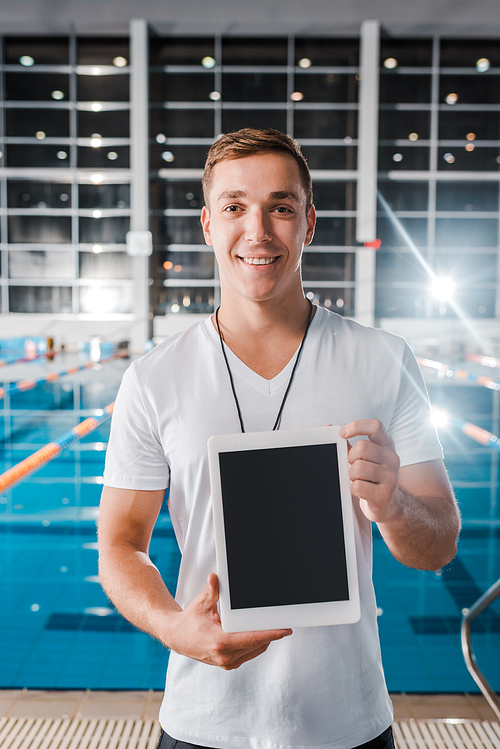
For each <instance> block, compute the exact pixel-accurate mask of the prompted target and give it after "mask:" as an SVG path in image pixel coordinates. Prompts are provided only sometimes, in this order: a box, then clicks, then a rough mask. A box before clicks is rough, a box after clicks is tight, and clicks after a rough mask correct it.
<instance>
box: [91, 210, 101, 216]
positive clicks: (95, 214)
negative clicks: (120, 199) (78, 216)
mask: <svg viewBox="0 0 500 749" xmlns="http://www.w3.org/2000/svg"><path fill="white" fill-rule="evenodd" d="M92 216H93V217H94V218H101V216H102V211H99V210H95V211H92Z"/></svg>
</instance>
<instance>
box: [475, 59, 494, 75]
mask: <svg viewBox="0 0 500 749" xmlns="http://www.w3.org/2000/svg"><path fill="white" fill-rule="evenodd" d="M490 66H491V63H490V61H489V60H488V58H487V57H481V58H480V59H479V60H476V70H477V72H478V73H486V71H487V70H489V69H490Z"/></svg>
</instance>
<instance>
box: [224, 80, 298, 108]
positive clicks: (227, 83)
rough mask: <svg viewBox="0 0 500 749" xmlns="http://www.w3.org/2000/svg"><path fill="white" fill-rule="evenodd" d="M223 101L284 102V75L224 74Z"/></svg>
mask: <svg viewBox="0 0 500 749" xmlns="http://www.w3.org/2000/svg"><path fill="white" fill-rule="evenodd" d="M222 98H223V100H224V101H248V102H251V101H261V102H264V101H269V102H276V101H286V99H287V92H286V75H285V74H282V73H224V74H223V75H222Z"/></svg>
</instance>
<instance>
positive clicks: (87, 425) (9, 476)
mask: <svg viewBox="0 0 500 749" xmlns="http://www.w3.org/2000/svg"><path fill="white" fill-rule="evenodd" d="M114 405H115V404H114V402H113V403H110V404H109V405H107V406H105V408H103V413H102V415H101V416H97V417H96V416H90V417H89V418H88V419H85V420H84V421H81V422H80V423H79V424H77V425H76V426H74V427H73V428H72V429H70V431H69V432H65V433H64V434H63V435H61V436H60V437H58V438H57V439H55V440H54V441H53V442H49V443H48V444H47V445H44V446H43V447H41V448H40V450H37V451H36V452H34V453H33V454H32V455H29V456H28V457H27V458H25V459H24V460H22V461H21V462H20V463H17V465H15V466H12V468H9V469H8V470H7V471H5V472H4V473H2V474H0V492H3V491H5V489H9V488H10V487H12V486H14V484H17V483H18V481H21V479H24V478H26V476H29V475H30V474H32V473H34V472H35V471H38V469H39V468H42V467H43V466H44V465H45V464H46V463H48V462H49V461H51V460H53V459H54V458H56V457H57V456H58V455H60V454H61V453H62V452H63V450H67V448H68V447H69V446H70V445H72V444H73V442H77V440H80V439H82V437H86V436H87V434H90V433H91V432H93V431H94V430H95V429H97V427H99V426H101V424H104V422H106V421H107V420H108V419H110V418H111V414H112V413H113V408H114Z"/></svg>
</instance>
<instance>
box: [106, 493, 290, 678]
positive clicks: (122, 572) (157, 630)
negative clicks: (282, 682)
mask: <svg viewBox="0 0 500 749" xmlns="http://www.w3.org/2000/svg"><path fill="white" fill-rule="evenodd" d="M163 495H164V491H163V490H161V491H133V490H129V489H113V488H110V487H104V490H103V493H102V497H101V509H100V514H99V574H100V578H101V582H102V585H103V587H104V590H105V591H106V593H107V595H108V596H109V598H110V599H111V600H112V601H113V603H114V604H115V606H116V607H117V609H118V610H119V611H120V612H121V613H122V614H123V616H125V617H126V618H127V619H128V620H129V621H131V622H132V623H133V624H135V626H136V627H139V629H142V630H144V631H145V632H148V633H149V634H150V635H152V636H153V637H155V638H156V639H158V640H160V642H162V643H163V644H164V645H166V646H167V647H169V648H171V649H172V650H175V651H176V652H177V653H181V654H182V655H186V656H188V657H190V658H194V659H195V660H198V661H201V662H203V663H207V664H210V665H214V666H220V667H221V668H223V669H225V670H231V669H234V668H238V667H239V666H241V665H242V664H243V663H245V662H246V661H249V660H251V659H252V658H256V657H257V656H258V655H260V654H261V653H264V652H265V651H266V650H267V648H268V647H269V645H270V643H271V642H272V641H273V640H281V639H282V638H283V637H286V636H287V635H290V634H291V633H292V631H291V630H271V631H266V632H245V633H237V634H227V633H226V632H224V630H223V629H222V627H221V624H220V618H219V615H218V612H217V601H218V599H219V587H218V578H217V575H215V574H213V573H212V574H210V575H209V576H208V581H207V585H206V587H205V589H204V590H203V591H202V592H201V593H200V595H199V596H198V597H197V598H195V600H194V601H193V602H192V603H190V604H189V606H186V608H185V609H182V608H181V607H180V606H179V604H178V603H177V602H176V601H175V599H174V598H173V596H172V595H171V594H170V593H169V591H168V590H167V588H166V586H165V584H164V582H163V580H162V578H161V575H160V573H159V572H158V570H157V569H156V567H155V566H154V564H153V563H152V561H151V559H150V558H149V553H148V550H149V543H150V540H151V534H152V532H153V527H154V524H155V522H156V519H157V517H158V513H159V512H160V507H161V503H162V501H163Z"/></svg>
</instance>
